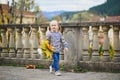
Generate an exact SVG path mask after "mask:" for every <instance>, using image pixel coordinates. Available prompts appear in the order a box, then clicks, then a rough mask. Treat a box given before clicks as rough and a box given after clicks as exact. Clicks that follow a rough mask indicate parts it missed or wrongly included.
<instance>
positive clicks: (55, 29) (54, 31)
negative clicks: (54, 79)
mask: <svg viewBox="0 0 120 80" xmlns="http://www.w3.org/2000/svg"><path fill="white" fill-rule="evenodd" d="M59 30H60V27H59V26H58V22H57V21H56V20H53V21H51V22H50V24H49V31H48V32H47V33H46V39H47V40H48V41H49V44H50V45H51V46H52V47H53V48H54V52H53V54H52V59H53V62H52V64H51V65H50V67H49V68H50V72H52V68H54V70H55V75H57V76H60V75H61V73H60V72H59V66H58V65H59V55H60V51H61V49H62V43H63V44H64V48H65V49H66V50H68V45H67V42H66V41H65V40H64V38H63V36H62V34H61V33H60V31H59Z"/></svg>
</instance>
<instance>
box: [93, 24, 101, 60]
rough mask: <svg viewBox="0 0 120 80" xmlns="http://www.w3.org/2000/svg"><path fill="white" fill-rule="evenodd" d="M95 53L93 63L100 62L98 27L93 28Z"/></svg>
mask: <svg viewBox="0 0 120 80" xmlns="http://www.w3.org/2000/svg"><path fill="white" fill-rule="evenodd" d="M92 28H93V29H92V30H93V53H92V61H95V62H96V61H99V60H100V58H99V53H98V48H99V44H98V41H99V40H98V29H99V27H98V26H93V27H92Z"/></svg>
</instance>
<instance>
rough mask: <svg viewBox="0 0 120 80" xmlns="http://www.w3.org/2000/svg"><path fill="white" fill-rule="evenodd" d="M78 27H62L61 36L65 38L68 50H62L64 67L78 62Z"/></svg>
mask: <svg viewBox="0 0 120 80" xmlns="http://www.w3.org/2000/svg"><path fill="white" fill-rule="evenodd" d="M77 29H78V28H76V27H75V28H74V27H72V28H69V27H68V28H64V32H63V36H64V38H65V40H66V41H67V42H68V45H69V46H68V49H69V50H68V51H64V61H65V65H66V67H73V66H76V65H77V62H78V51H77V50H78V49H77V45H78V36H77Z"/></svg>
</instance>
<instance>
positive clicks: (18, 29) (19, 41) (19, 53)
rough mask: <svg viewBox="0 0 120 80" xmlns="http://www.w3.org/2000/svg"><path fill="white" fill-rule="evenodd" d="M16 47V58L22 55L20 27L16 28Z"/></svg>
mask: <svg viewBox="0 0 120 80" xmlns="http://www.w3.org/2000/svg"><path fill="white" fill-rule="evenodd" d="M16 31H17V33H16V49H17V58H22V57H23V43H22V33H21V32H22V28H16Z"/></svg>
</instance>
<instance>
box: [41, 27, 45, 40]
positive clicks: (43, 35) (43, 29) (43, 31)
mask: <svg viewBox="0 0 120 80" xmlns="http://www.w3.org/2000/svg"><path fill="white" fill-rule="evenodd" d="M40 29H41V32H42V34H41V35H42V38H41V39H42V40H45V39H46V28H43V27H41V28H40Z"/></svg>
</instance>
